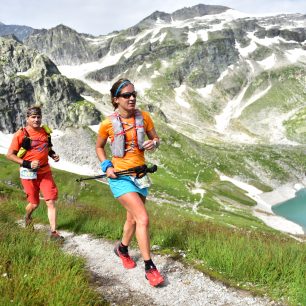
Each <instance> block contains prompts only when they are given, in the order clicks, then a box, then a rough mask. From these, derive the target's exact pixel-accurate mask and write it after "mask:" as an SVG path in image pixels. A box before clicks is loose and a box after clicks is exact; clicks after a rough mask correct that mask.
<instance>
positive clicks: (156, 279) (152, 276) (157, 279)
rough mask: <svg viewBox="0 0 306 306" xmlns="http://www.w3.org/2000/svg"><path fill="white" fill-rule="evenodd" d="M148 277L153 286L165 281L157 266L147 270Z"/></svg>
mask: <svg viewBox="0 0 306 306" xmlns="http://www.w3.org/2000/svg"><path fill="white" fill-rule="evenodd" d="M146 279H147V280H148V281H149V283H150V285H151V286H153V287H156V286H158V285H161V284H162V283H163V282H164V278H163V277H162V276H161V275H160V273H159V272H158V270H157V269H156V268H151V269H150V270H148V271H146Z"/></svg>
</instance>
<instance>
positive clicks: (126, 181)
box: [108, 175, 148, 198]
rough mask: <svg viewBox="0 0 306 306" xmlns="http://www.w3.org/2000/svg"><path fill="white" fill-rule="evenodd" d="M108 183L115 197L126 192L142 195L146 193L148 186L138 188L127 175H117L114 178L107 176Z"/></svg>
mask: <svg viewBox="0 0 306 306" xmlns="http://www.w3.org/2000/svg"><path fill="white" fill-rule="evenodd" d="M108 183H109V187H110V189H111V191H112V193H113V195H114V197H115V198H119V197H120V196H122V195H124V194H126V193H128V192H137V193H139V194H141V195H142V196H144V197H146V196H147V195H148V188H142V189H140V188H139V187H137V186H136V185H135V183H134V182H133V180H132V179H131V178H130V176H128V175H123V176H118V178H115V179H112V178H109V179H108Z"/></svg>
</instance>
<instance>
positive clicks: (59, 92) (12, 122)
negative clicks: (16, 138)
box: [0, 37, 101, 133]
mask: <svg viewBox="0 0 306 306" xmlns="http://www.w3.org/2000/svg"><path fill="white" fill-rule="evenodd" d="M0 88H1V91H0V101H1V104H0V129H1V131H3V132H7V133H13V132H15V131H16V130H17V129H18V128H19V127H20V126H22V125H24V124H25V109H26V108H27V107H29V106H30V105H33V104H39V105H41V106H42V107H43V117H44V121H45V122H46V123H48V124H49V125H50V126H52V127H53V128H58V129H64V128H65V127H67V126H83V125H86V126H87V125H89V124H98V123H99V122H100V119H101V116H100V112H99V111H98V110H97V109H96V108H95V107H94V105H93V104H92V103H90V102H88V101H86V100H85V99H84V98H83V97H81V95H80V93H81V92H80V89H79V88H77V87H76V86H75V84H74V83H73V82H72V81H71V80H69V79H68V78H66V77H64V76H62V75H61V74H60V72H59V70H58V69H57V67H56V65H55V64H54V63H53V62H52V61H51V60H50V59H49V58H48V57H46V56H45V55H42V54H40V53H38V52H37V51H34V50H31V49H29V48H27V47H26V46H24V45H23V44H21V43H19V42H18V41H16V40H14V39H12V38H1V37H0Z"/></svg>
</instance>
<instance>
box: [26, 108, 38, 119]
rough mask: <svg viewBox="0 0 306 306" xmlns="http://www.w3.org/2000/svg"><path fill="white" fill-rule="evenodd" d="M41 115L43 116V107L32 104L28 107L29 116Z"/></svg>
mask: <svg viewBox="0 0 306 306" xmlns="http://www.w3.org/2000/svg"><path fill="white" fill-rule="evenodd" d="M33 115H39V116H41V108H40V107H39V106H31V107H29V108H28V109H27V117H30V116H33Z"/></svg>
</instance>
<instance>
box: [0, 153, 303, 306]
mask: <svg viewBox="0 0 306 306" xmlns="http://www.w3.org/2000/svg"><path fill="white" fill-rule="evenodd" d="M0 163H1V166H2V169H3V170H4V172H1V174H0V194H5V195H6V197H7V200H6V202H5V207H6V208H5V211H7V213H6V215H9V216H10V217H6V218H7V219H11V220H10V222H9V223H10V224H13V223H14V222H13V221H12V220H13V219H16V218H17V217H18V216H19V217H20V216H22V215H23V213H24V202H25V201H24V199H23V195H22V191H21V189H20V185H19V183H17V182H18V178H17V176H16V175H15V174H13V173H14V171H13V168H15V166H14V165H13V164H12V163H9V162H7V161H5V160H4V158H3V157H1V158H0ZM154 175H155V174H154ZM156 175H157V174H156ZM163 175H165V172H164V173H163ZM54 176H55V180H56V182H57V184H58V186H59V191H60V198H59V200H58V204H57V206H58V225H59V229H67V230H70V231H74V232H76V233H90V234H93V235H94V236H97V237H104V238H108V239H111V240H116V239H119V238H120V237H121V233H122V225H123V221H124V219H125V210H124V209H123V208H122V207H121V206H120V205H119V204H118V203H117V201H115V200H114V199H113V197H112V195H111V193H110V190H109V188H108V186H107V185H105V184H101V183H99V182H97V181H87V182H83V183H81V184H80V183H76V182H75V179H76V178H77V177H78V176H76V175H73V174H70V173H67V172H65V171H54ZM152 177H153V175H152ZM212 179H213V177H210V179H209V180H212ZM155 180H156V178H155ZM8 182H10V183H9V184H8ZM215 183H216V182H215ZM217 186H218V185H217ZM228 186H229V185H228V183H227V182H226V183H225V184H223V185H222V184H221V187H220V186H219V187H218V188H221V189H222V190H223V192H224V190H227V188H228ZM154 190H156V191H154ZM161 191H162V190H161V189H159V190H157V189H154V188H153V189H152V191H151V193H152V194H153V195H154V194H155V192H161ZM176 192H178V191H176ZM216 192H217V190H216ZM205 196H206V195H205ZM205 196H204V198H205ZM207 196H208V198H207V199H205V201H207V203H209V202H211V205H212V207H211V208H213V209H211V208H209V207H206V202H205V201H204V202H203V204H204V205H203V204H202V206H201V209H202V210H201V212H203V213H205V214H206V215H207V216H209V217H212V218H213V219H205V217H201V216H198V215H195V214H194V213H192V212H191V211H190V210H188V209H187V210H186V209H182V208H181V207H176V206H175V205H171V204H170V203H171V202H172V201H170V202H169V204H167V203H166V204H160V203H159V204H158V202H153V201H148V202H147V208H148V211H149V214H150V218H151V243H152V245H159V246H160V250H159V252H160V253H166V254H171V255H172V256H174V257H175V258H181V257H180V253H177V251H176V250H181V252H184V253H185V254H186V257H185V259H183V258H181V260H185V261H186V262H188V263H189V264H191V265H195V266H196V267H197V268H198V269H200V270H202V271H204V272H205V273H207V274H209V275H210V276H212V277H214V278H217V279H219V280H222V281H223V282H225V283H227V284H229V285H232V286H237V287H239V288H246V289H249V290H252V291H253V292H257V293H259V294H265V293H267V294H268V295H269V296H270V297H272V298H274V299H281V298H283V297H284V298H285V299H288V303H289V304H291V305H298V304H301V305H304V304H305V301H306V284H305V282H304V279H305V271H306V246H305V244H303V243H299V242H297V241H295V240H293V239H291V238H288V237H287V236H285V235H283V234H281V233H278V232H276V231H274V230H272V229H270V228H268V227H266V226H265V225H264V224H263V223H261V222H260V221H258V220H257V219H256V218H255V217H253V216H252V215H251V214H250V213H249V214H248V213H246V211H245V212H244V211H243V210H238V211H236V210H234V211H226V210H224V209H223V208H222V206H220V205H219V204H216V203H213V202H214V200H213V198H214V195H213V194H208V195H207ZM225 196H226V198H227V196H228V195H225ZM195 197H196V196H195ZM237 197H238V198H240V197H241V199H244V195H243V194H239V193H238V194H237ZM165 198H166V196H165ZM11 199H13V200H11ZM168 199H169V198H168ZM228 199H229V198H228ZM244 200H246V198H245V199H244ZM173 201H174V199H173ZM229 201H232V202H235V201H238V199H233V198H232V196H231V199H229ZM246 201H247V202H248V200H246ZM224 203H225V202H224ZM173 204H174V203H173ZM252 204H253V203H251V202H248V203H245V204H241V205H244V206H245V209H246V208H247V207H248V205H252ZM203 206H204V207H203ZM208 206H209V205H208ZM0 209H1V215H2V211H3V209H4V208H3V205H2V206H1V208H0ZM8 212H9V213H8ZM34 217H35V222H40V223H48V221H47V216H46V208H45V205H44V204H43V203H42V205H41V206H40V207H39V208H38V210H37V211H35V216H34ZM233 221H234V222H233ZM16 228H17V227H16ZM7 231H8V230H5V232H7ZM20 234H21V235H27V233H26V232H25V231H24V230H20ZM6 235H8V234H6ZM6 237H9V235H8V236H6ZM8 239H11V238H5V241H7V240H8ZM26 239H30V238H26ZM32 239H34V238H32ZM35 239H37V242H38V243H39V241H44V239H43V237H42V236H39V235H38V236H37V238H35ZM9 241H11V240H9ZM35 241H36V240H35ZM5 243H6V242H5ZM135 243H136V242H135V241H133V244H135ZM29 245H33V243H32V242H31V243H28V246H29ZM48 247H49V246H48ZM29 248H30V249H31V247H29ZM38 250H41V249H40V247H38ZM18 252H19V251H18ZM18 252H17V253H18ZM29 252H30V251H29ZM31 252H34V254H36V253H35V248H34V249H33V250H32V251H31ZM16 256H17V255H16ZM61 267H62V269H63V270H64V271H65V270H66V269H67V270H68V266H65V265H63V266H61ZM46 269H50V267H48V266H47V267H46ZM56 271H57V270H56V268H55V271H54V272H52V273H51V276H52V277H53V278H56V275H57V274H56V273H57V272H56ZM66 272H67V273H68V272H69V271H65V273H64V275H65V274H66ZM4 273H5V272H4ZM39 277H41V275H39ZM74 277H75V276H74V274H73V277H72V278H74ZM42 284H44V282H43V281H42V282H41V283H40V282H39V286H40V285H42ZM37 286H38V285H37ZM36 288H37V287H36ZM16 290H18V288H17V289H16ZM56 290H58V294H59V293H60V292H61V291H62V290H64V289H63V288H62V287H61V286H60V285H59V287H56ZM65 292H66V291H65Z"/></svg>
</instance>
